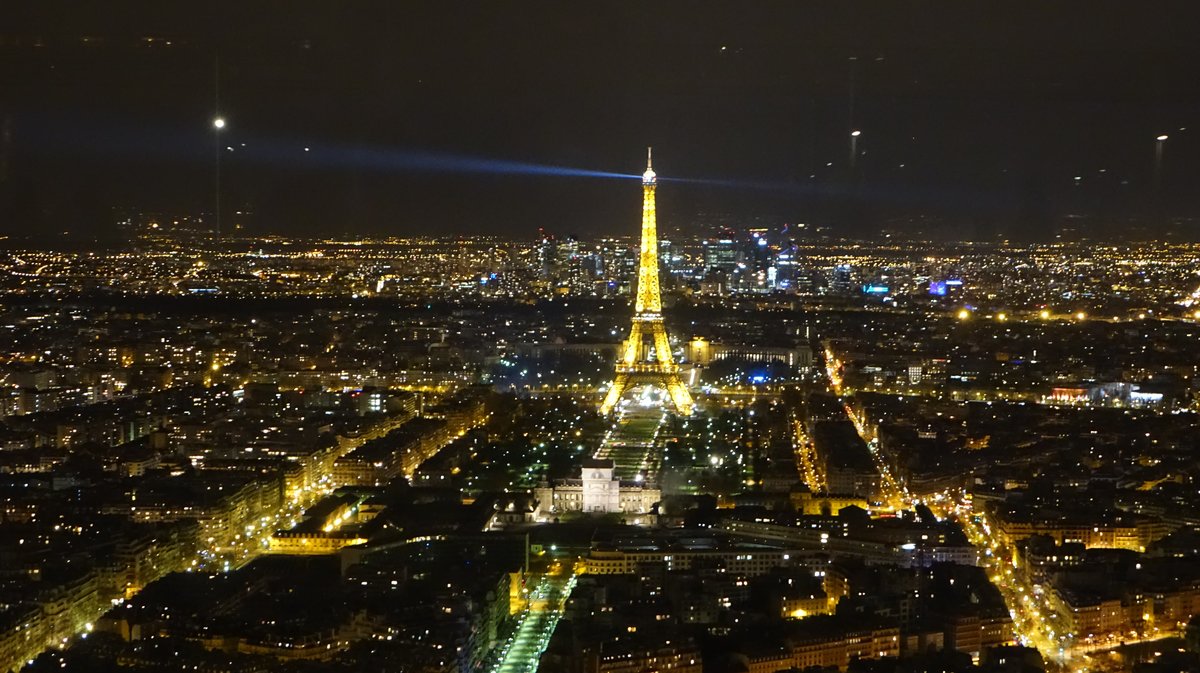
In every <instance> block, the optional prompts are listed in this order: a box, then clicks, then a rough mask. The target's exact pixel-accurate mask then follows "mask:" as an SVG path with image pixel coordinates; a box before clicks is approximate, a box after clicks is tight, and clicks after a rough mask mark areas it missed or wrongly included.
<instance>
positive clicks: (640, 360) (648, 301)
mask: <svg viewBox="0 0 1200 673" xmlns="http://www.w3.org/2000/svg"><path fill="white" fill-rule="evenodd" d="M650 159H651V157H650V150H649V149H647V150H646V172H645V173H643V174H642V249H641V255H640V256H639V258H638V285H637V305H636V308H635V309H634V313H633V329H631V330H630V332H629V339H627V340H626V341H625V343H624V345H623V347H622V348H621V358H620V359H619V360H618V361H617V374H616V377H614V378H613V382H612V386H611V387H610V388H609V389H608V394H606V395H605V396H604V402H603V403H602V404H601V405H600V413H602V414H607V413H609V412H611V411H612V410H613V408H614V407H616V406H617V402H618V401H619V400H620V399H621V395H623V394H625V392H626V391H628V390H629V389H630V388H633V387H635V386H638V385H647V384H648V385H654V386H657V387H659V388H662V389H663V390H666V391H667V394H668V395H669V396H670V397H671V403H672V404H673V405H674V406H675V411H676V413H678V414H679V415H681V416H688V415H690V414H691V413H692V395H691V393H689V392H688V389H687V386H685V385H684V384H683V379H682V378H680V377H679V365H677V364H676V363H675V359H674V357H672V355H671V344H670V343H669V342H668V340H667V328H666V327H665V326H664V325H663V317H662V292H661V291H660V289H659V285H658V222H657V220H656V219H655V214H654V187H655V185H656V183H657V177H656V176H655V175H654V169H653V168H652V167H651V161H650ZM651 347H653V349H654V355H653V358H651V352H650V349H651Z"/></svg>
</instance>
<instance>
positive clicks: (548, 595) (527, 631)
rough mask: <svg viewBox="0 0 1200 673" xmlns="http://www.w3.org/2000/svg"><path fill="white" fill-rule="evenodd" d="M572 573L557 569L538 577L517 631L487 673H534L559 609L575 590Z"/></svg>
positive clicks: (560, 609) (561, 609)
mask: <svg viewBox="0 0 1200 673" xmlns="http://www.w3.org/2000/svg"><path fill="white" fill-rule="evenodd" d="M575 578H576V575H575V573H574V572H571V571H568V570H564V569H561V568H560V569H559V571H558V572H557V573H556V572H554V571H551V573H550V574H547V575H544V576H542V578H541V579H540V580H539V581H538V582H537V584H536V585H535V588H534V589H533V591H532V592H530V595H529V607H528V608H527V609H526V610H525V612H523V613H522V614H521V616H520V617H519V618H518V622H517V628H516V630H515V631H514V632H513V635H512V636H510V637H509V638H508V641H507V642H506V643H505V644H504V645H503V646H502V647H501V649H500V652H499V654H498V656H497V660H496V663H495V664H493V666H492V667H491V668H490V669H489V670H490V671H491V673H534V672H535V671H537V668H538V663H539V661H540V659H541V656H542V652H544V651H545V650H546V646H547V645H548V644H549V643H550V636H552V635H553V634H554V628H555V627H556V626H558V620H559V619H560V618H561V617H562V612H563V607H564V606H565V605H566V602H567V598H569V597H570V596H571V590H572V589H574V588H575Z"/></svg>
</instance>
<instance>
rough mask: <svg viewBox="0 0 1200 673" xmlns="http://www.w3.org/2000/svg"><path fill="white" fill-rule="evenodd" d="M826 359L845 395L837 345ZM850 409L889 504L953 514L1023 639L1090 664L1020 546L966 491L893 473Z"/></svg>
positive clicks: (835, 386)
mask: <svg viewBox="0 0 1200 673" xmlns="http://www.w3.org/2000/svg"><path fill="white" fill-rule="evenodd" d="M825 365H826V374H827V376H828V378H829V387H830V390H831V391H833V393H834V394H837V395H839V396H840V395H841V394H842V393H843V392H844V389H843V387H842V385H841V380H840V378H839V377H838V374H837V370H838V368H839V364H838V361H837V359H836V356H835V355H834V354H833V352H832V351H829V350H826V352H825ZM846 415H847V416H848V417H849V418H850V420H851V421H852V422H853V423H854V427H855V429H856V430H858V434H859V436H860V437H862V440H863V441H864V442H866V443H867V447H868V448H869V449H870V451H871V456H872V458H873V459H874V462H875V467H876V469H877V470H878V471H879V474H880V476H881V477H882V484H881V485H882V487H883V497H884V499H885V500H886V501H887V503H888V505H889V506H890V507H892V508H895V509H914V508H915V507H916V505H918V504H927V505H929V507H930V509H931V510H933V512H934V513H935V514H936V515H937V516H938V517H940V518H946V517H948V516H953V518H954V519H955V520H956V521H957V522H958V524H959V525H960V526H961V527H962V529H963V531H964V532H965V533H966V535H967V538H968V539H969V540H970V541H971V544H973V545H974V546H975V548H976V549H978V550H979V552H980V564H981V565H982V566H983V567H984V569H986V570H987V573H988V577H989V578H990V579H991V582H992V584H993V585H995V587H996V588H997V589H998V590H999V591H1000V595H1001V596H1003V597H1004V603H1005V605H1006V606H1008V611H1009V614H1010V615H1012V619H1013V631H1014V634H1015V636H1016V639H1017V640H1018V641H1019V642H1021V643H1022V644H1025V645H1031V646H1033V647H1036V648H1037V649H1038V651H1040V652H1041V653H1042V657H1043V658H1044V659H1045V661H1046V663H1047V664H1049V665H1051V666H1054V667H1056V668H1059V669H1063V670H1069V671H1075V670H1084V669H1086V667H1087V661H1086V660H1087V657H1086V655H1084V656H1075V653H1074V648H1073V645H1074V634H1073V633H1071V624H1072V621H1071V618H1070V613H1069V612H1068V611H1067V610H1066V609H1065V606H1062V605H1060V604H1059V601H1058V600H1057V598H1056V597H1055V596H1054V594H1053V592H1051V591H1048V590H1047V589H1046V588H1045V587H1042V586H1040V585H1038V584H1036V583H1034V582H1033V581H1032V580H1031V579H1030V578H1029V577H1028V575H1027V573H1025V572H1024V570H1023V569H1022V568H1019V567H1018V565H1017V564H1016V563H1015V553H1016V550H1015V549H1014V548H1013V547H1012V546H1011V545H1008V544H1006V543H1005V541H1003V540H1001V539H999V537H998V536H996V535H995V534H994V531H993V529H992V528H991V526H989V525H988V523H987V521H986V520H985V519H984V517H983V516H982V515H981V514H979V513H976V512H974V511H972V508H971V503H970V502H968V501H966V500H965V499H964V498H962V494H953V495H950V494H942V497H941V498H938V499H936V500H935V499H932V498H929V499H922V498H918V497H916V496H914V495H913V494H912V493H911V492H910V491H909V490H908V488H907V486H906V485H905V484H903V483H902V482H901V481H900V480H899V479H897V478H896V476H895V475H893V474H892V473H891V470H890V469H889V468H888V465H887V461H886V460H884V459H883V456H882V455H881V453H880V451H879V443H878V439H877V437H876V436H875V433H874V431H873V429H872V428H871V427H870V426H869V425H868V424H867V423H866V419H865V418H864V417H863V415H862V414H861V413H859V412H858V411H856V410H855V409H854V408H853V407H852V406H851V405H850V404H849V403H847V404H846Z"/></svg>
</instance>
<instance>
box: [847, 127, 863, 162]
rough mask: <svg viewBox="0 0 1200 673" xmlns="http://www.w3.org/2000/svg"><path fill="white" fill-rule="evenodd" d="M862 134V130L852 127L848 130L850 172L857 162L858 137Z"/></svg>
mask: <svg viewBox="0 0 1200 673" xmlns="http://www.w3.org/2000/svg"><path fill="white" fill-rule="evenodd" d="M861 135H862V131H859V130H858V129H854V130H853V131H851V132H850V172H851V173H853V172H854V165H855V164H856V163H857V162H858V137H859V136H861Z"/></svg>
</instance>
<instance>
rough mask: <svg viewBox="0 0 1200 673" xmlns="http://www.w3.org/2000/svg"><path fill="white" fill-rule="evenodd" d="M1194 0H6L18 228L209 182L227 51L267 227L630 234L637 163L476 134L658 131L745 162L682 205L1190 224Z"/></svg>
mask: <svg viewBox="0 0 1200 673" xmlns="http://www.w3.org/2000/svg"><path fill="white" fill-rule="evenodd" d="M1198 5H1200V3H1196V2H1193V1H1190V0H1181V1H1180V2H1174V3H1153V2H1003V3H1000V2H991V3H973V2H902V1H900V0H890V1H888V2H872V3H866V2H819V3H818V2H814V3H805V2H797V1H789V2H778V3H771V2H732V1H731V2H696V1H686V2H620V3H600V2H590V1H589V2H554V3H531V2H478V3H452V2H395V1H380V2H329V1H327V0H322V1H319V2H317V1H309V0H279V1H277V2H203V3H191V2H138V3H131V2H120V1H116V2H103V3H84V2H71V3H61V2H60V3H54V2H51V3H46V2H34V1H30V2H14V1H13V0H4V1H3V2H0V123H2V124H3V127H2V128H0V134H3V135H0V217H2V218H3V221H2V222H0V230H3V231H7V232H22V231H28V230H36V231H48V230H72V231H76V232H81V231H82V232H92V231H101V230H103V229H104V228H105V226H106V225H107V223H108V221H110V220H111V219H112V217H111V214H110V212H111V209H112V208H113V207H127V208H135V209H144V210H165V211H171V212H180V213H185V212H200V211H206V210H211V208H212V202H213V191H214V190H213V168H214V166H213V164H214V159H213V155H214V149H215V148H214V138H213V132H212V128H211V125H210V120H211V118H212V116H213V113H214V109H215V105H216V103H215V97H216V92H215V90H214V89H215V86H214V85H215V80H216V79H217V77H216V76H215V75H216V73H217V72H219V75H220V77H219V80H220V96H219V100H220V105H219V107H220V112H221V113H222V114H223V115H224V116H225V117H226V118H227V119H228V122H229V126H228V128H227V129H226V130H225V131H223V132H222V138H221V141H222V143H221V144H222V145H229V146H232V147H234V148H235V151H233V152H226V153H225V154H224V155H223V158H222V175H223V180H222V185H223V199H224V203H225V204H226V208H227V209H231V208H235V207H242V206H244V205H248V206H250V207H252V208H253V210H254V211H255V221H254V226H255V227H256V228H257V229H259V230H262V231H273V232H282V233H297V234H309V233H315V232H327V233H337V234H340V233H344V232H363V233H377V234H378V233H395V234H412V233H444V232H460V233H499V234H511V235H516V236H532V235H533V234H534V232H535V231H536V229H537V228H538V227H546V228H547V229H550V230H554V231H558V232H560V233H572V232H574V233H578V234H582V235H585V236H590V235H599V234H603V233H632V232H633V230H634V229H635V228H636V219H637V207H638V206H637V204H638V200H639V199H640V193H639V190H638V188H637V184H636V183H635V182H631V181H624V180H619V179H601V178H583V177H554V176H546V175H535V174H522V173H520V172H513V173H503V172H495V173H493V172H488V171H481V170H479V169H480V165H478V164H470V165H468V166H466V167H467V168H470V169H472V170H464V171H458V170H457V169H458V168H460V167H463V166H464V164H463V163H462V162H460V161H459V160H458V157H481V158H488V159H495V160H498V161H503V162H526V163H535V164H549V165H557V166H567V167H573V168H582V169H591V170H599V171H618V172H625V173H637V172H640V170H641V166H642V163H643V161H644V160H643V156H644V151H645V150H644V148H645V146H646V145H651V144H652V145H654V146H655V156H656V158H657V161H656V168H657V169H658V171H659V173H660V174H661V175H663V176H664V177H670V176H678V177H686V178H704V179H710V180H714V181H717V182H721V181H725V182H727V183H728V184H714V183H666V182H664V183H663V187H662V189H661V190H660V199H661V201H662V207H663V211H664V212H663V216H662V217H663V218H664V219H665V220H667V224H668V225H675V226H684V227H687V226H693V225H694V223H695V222H697V221H698V219H699V218H697V215H700V214H706V215H708V214H712V213H725V214H727V215H725V216H722V218H723V219H722V221H728V222H729V223H731V224H740V223H745V222H748V221H750V220H751V219H752V218H755V217H758V218H766V219H767V220H768V221H777V222H796V221H810V222H814V223H821V224H830V225H831V226H832V227H834V230H835V231H839V232H843V233H849V234H857V235H871V234H872V233H873V232H875V231H877V230H878V229H879V228H881V227H886V228H890V229H896V230H900V231H904V230H905V229H906V228H908V229H911V230H914V231H916V230H924V229H926V228H931V229H937V228H938V227H941V229H942V230H945V231H951V232H959V233H958V235H962V236H985V237H986V236H994V235H997V234H1009V233H1019V232H1021V231H1023V230H1030V229H1035V230H1040V229H1042V228H1044V227H1045V226H1047V225H1048V224H1050V225H1055V226H1057V224H1056V223H1059V222H1061V221H1063V220H1064V218H1067V217H1068V216H1082V219H1079V220H1078V221H1079V222H1082V223H1083V225H1082V226H1084V227H1085V228H1088V227H1090V228H1092V229H1094V231H1095V232H1097V233H1110V232H1113V231H1118V232H1120V231H1127V230H1131V229H1129V228H1130V227H1131V226H1133V225H1130V224H1129V223H1130V222H1131V221H1132V222H1139V223H1142V224H1138V225H1136V226H1137V227H1142V226H1143V225H1144V224H1145V223H1150V224H1153V225H1157V226H1160V227H1162V226H1167V227H1171V228H1173V229H1175V230H1182V231H1176V233H1182V235H1185V236H1187V237H1194V236H1195V233H1194V232H1192V231H1191V230H1190V229H1191V227H1192V226H1193V225H1190V224H1184V225H1179V224H1166V225H1164V223H1169V222H1171V221H1178V219H1179V218H1182V217H1191V216H1194V215H1197V214H1200V190H1198V189H1196V186H1197V178H1200V142H1197V141H1196V140H1195V138H1197V137H1198V136H1200V114H1198V113H1200V39H1197V37H1196V34H1195V33H1196V29H1197V27H1200V6H1198ZM146 38H152V40H147V39H146ZM168 41H169V42H170V43H171V44H170V45H169V46H168V45H167V44H166V42H168ZM218 60H219V66H215V63H217V62H218ZM1189 125H1192V126H1194V128H1187V127H1189ZM852 128H859V129H861V130H862V134H863V135H862V137H861V139H860V141H861V142H860V144H859V146H858V149H859V150H860V151H861V153H862V154H861V155H860V156H859V157H858V159H857V161H856V163H855V166H854V168H853V170H852V169H851V168H850V166H849V131H850V130H851V129H852ZM1180 128H1187V130H1183V131H1181V130H1179V129H1180ZM1160 133H1167V134H1169V135H1170V138H1169V139H1168V140H1167V141H1166V143H1165V146H1164V160H1163V165H1162V177H1161V186H1159V187H1156V185H1155V183H1154V179H1153V174H1154V155H1155V140H1154V138H1155V136H1156V135H1158V134H1160ZM242 143H245V144H246V146H245V147H242V145H241V144H242ZM305 147H308V148H310V149H309V151H308V152H305V151H304V148H305ZM830 163H832V165H827V164H830ZM497 165H498V166H500V168H504V166H505V165H504V164H497ZM434 168H436V169H437V170H433V169H434ZM483 168H487V169H490V168H491V165H484V166H483ZM1076 177H1079V178H1081V179H1080V180H1076V179H1075V178H1076ZM1135 228H1136V227H1135ZM1138 231H1141V229H1138Z"/></svg>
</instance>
